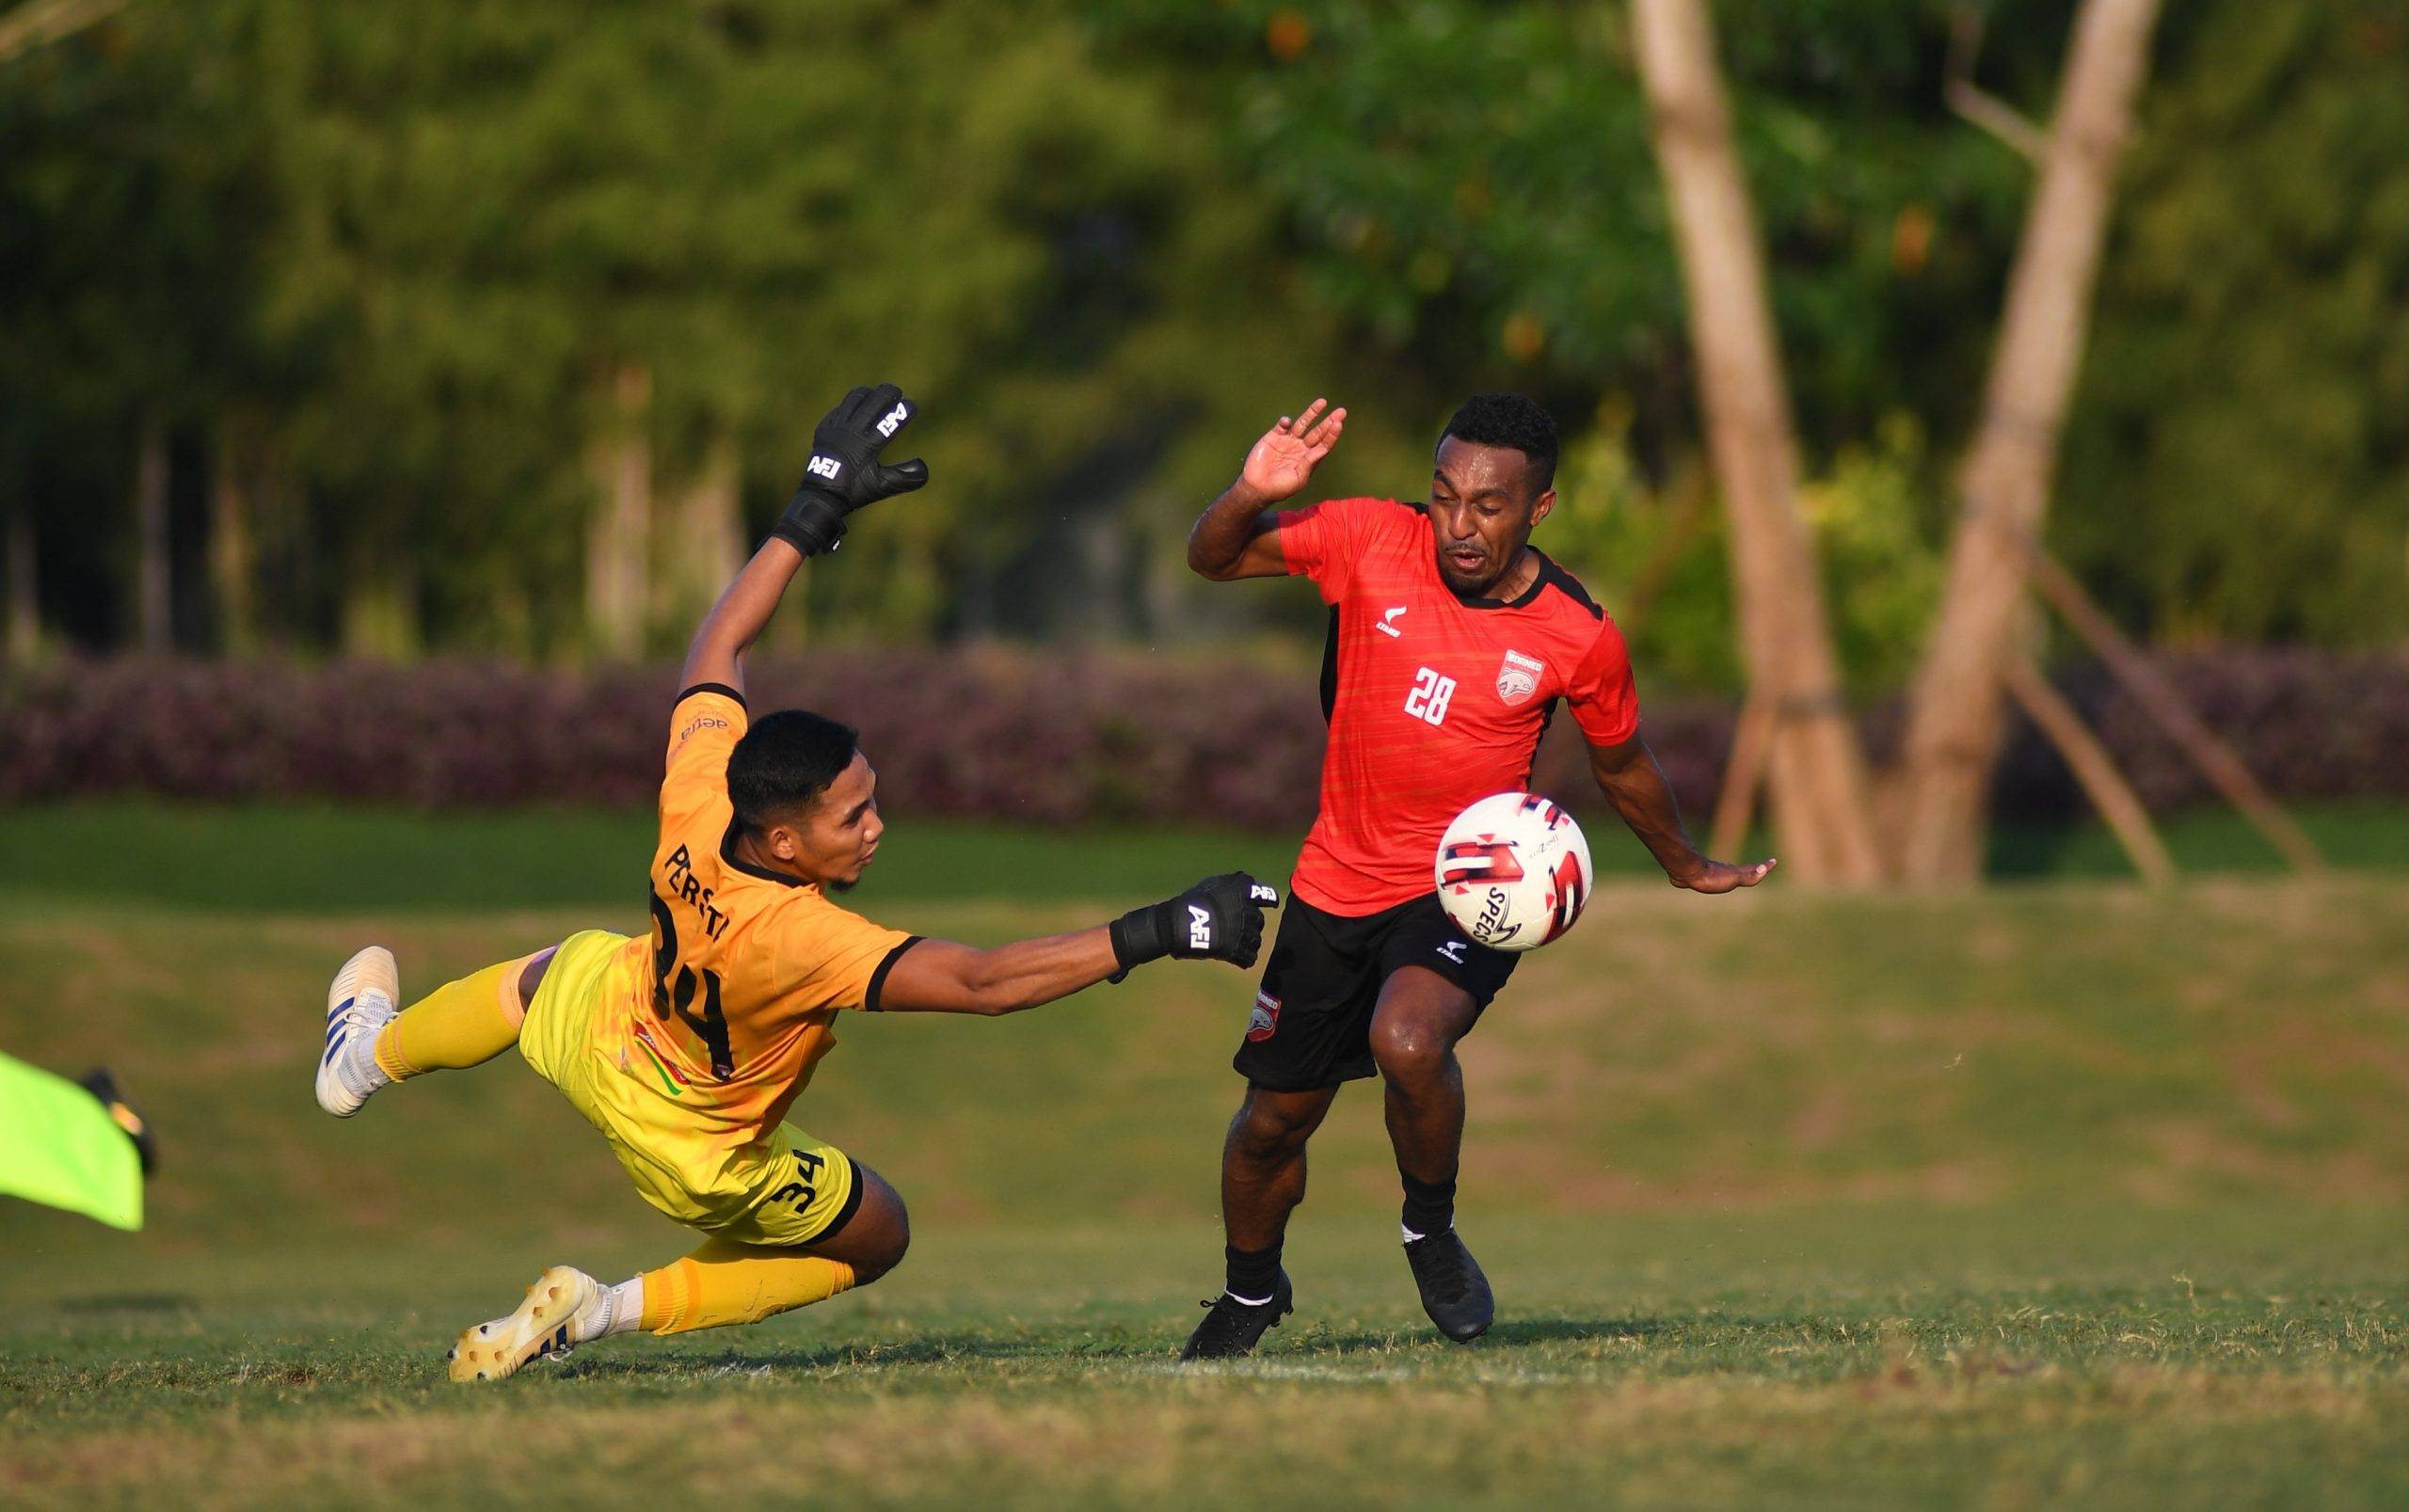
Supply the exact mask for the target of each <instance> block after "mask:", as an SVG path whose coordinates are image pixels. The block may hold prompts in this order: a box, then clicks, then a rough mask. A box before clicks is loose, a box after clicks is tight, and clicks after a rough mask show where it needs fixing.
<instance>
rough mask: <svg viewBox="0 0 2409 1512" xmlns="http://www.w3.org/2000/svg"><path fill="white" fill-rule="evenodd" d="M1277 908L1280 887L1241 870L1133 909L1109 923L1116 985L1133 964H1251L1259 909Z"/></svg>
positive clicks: (1258, 936)
mask: <svg viewBox="0 0 2409 1512" xmlns="http://www.w3.org/2000/svg"><path fill="white" fill-rule="evenodd" d="M1279 906H1280V889H1279V888H1277V887H1267V886H1265V885H1264V884H1263V883H1259V882H1257V881H1255V880H1254V879H1253V878H1252V877H1250V876H1248V875H1247V874H1246V873H1245V872H1243V871H1233V872H1229V873H1226V874H1224V875H1222V876H1219V877H1207V878H1205V879H1204V881H1203V882H1200V883H1197V884H1196V885H1195V886H1193V887H1190V888H1189V889H1188V891H1186V892H1184V893H1182V894H1180V895H1179V896H1178V897H1177V898H1173V899H1166V900H1164V901H1162V902H1159V903H1151V904H1148V905H1147V906H1146V907H1144V908H1133V909H1131V910H1130V911H1129V912H1128V913H1126V914H1124V915H1121V916H1120V917H1119V918H1117V919H1114V920H1113V921H1112V955H1113V959H1114V960H1116V961H1118V962H1119V963H1121V969H1120V970H1119V971H1116V972H1114V973H1113V974H1112V979H1113V980H1114V981H1119V980H1120V979H1122V978H1124V977H1125V976H1127V975H1128V974H1129V968H1130V967H1132V966H1141V965H1143V964H1145V963H1147V962H1149V961H1159V960H1161V959H1162V958H1163V957H1165V956H1171V957H1173V958H1174V959H1176V960H1180V961H1226V962H1228V963H1230V964H1232V965H1234V966H1252V965H1253V964H1254V958H1255V956H1256V954H1257V953H1258V952H1260V951H1261V950H1262V948H1263V911H1264V910H1265V909H1267V908H1278V907H1279Z"/></svg>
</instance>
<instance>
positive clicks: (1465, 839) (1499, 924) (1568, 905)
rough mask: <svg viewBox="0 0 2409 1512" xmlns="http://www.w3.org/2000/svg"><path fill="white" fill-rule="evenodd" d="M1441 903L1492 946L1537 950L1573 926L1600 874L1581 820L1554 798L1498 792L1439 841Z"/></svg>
mask: <svg viewBox="0 0 2409 1512" xmlns="http://www.w3.org/2000/svg"><path fill="white" fill-rule="evenodd" d="M1438 878H1439V905H1440V906H1441V907H1442V908H1444V909H1445V910H1446V911H1447V916H1448V917H1449V918H1451V919H1453V920H1455V921H1456V927H1457V928H1458V929H1460V930H1462V931H1464V932H1465V933H1466V934H1469V935H1471V936H1472V937H1473V938H1474V939H1475V940H1476V941H1478V942H1479V943H1480V944H1482V945H1485V946H1488V947H1490V948H1491V949H1492V950H1536V949H1538V948H1539V947H1540V946H1543V945H1545V944H1547V943H1548V942H1549V941H1550V940H1553V939H1555V938H1556V937H1557V936H1558V935H1561V934H1562V933H1563V932H1564V931H1567V930H1569V929H1571V928H1572V921H1573V920H1574V919H1576V918H1579V917H1580V916H1581V908H1582V905H1583V904H1585V903H1587V902H1588V900H1589V887H1590V883H1592V882H1593V881H1594V880H1595V874H1594V873H1592V872H1591V870H1590V869H1589V842H1588V841H1587V839H1585V838H1583V837H1582V835H1581V826H1580V825H1578V824H1575V823H1574V822H1572V816H1571V815H1570V814H1568V813H1566V812H1565V811H1564V809H1563V806H1562V805H1560V804H1557V803H1555V801H1554V800H1553V799H1547V798H1542V797H1540V795H1539V794H1537V793H1492V794H1491V795H1490V796H1489V797H1487V798H1484V799H1482V800H1481V801H1480V802H1479V803H1476V804H1473V805H1472V806H1471V807H1470V808H1467V809H1465V810H1464V811H1463V812H1462V813H1460V814H1459V815H1457V816H1456V819H1455V822H1454V823H1452V824H1449V825H1448V826H1447V833H1446V834H1445V835H1444V836H1442V837H1441V839H1440V841H1439V866H1438Z"/></svg>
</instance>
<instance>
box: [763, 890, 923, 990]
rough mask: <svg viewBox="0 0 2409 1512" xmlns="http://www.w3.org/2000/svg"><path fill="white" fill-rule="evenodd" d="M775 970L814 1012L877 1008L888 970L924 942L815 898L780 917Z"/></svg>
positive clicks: (804, 899) (797, 901)
mask: <svg viewBox="0 0 2409 1512" xmlns="http://www.w3.org/2000/svg"><path fill="white" fill-rule="evenodd" d="M776 929H777V932H776V935H775V937H774V947H773V949H774V955H773V962H774V966H773V969H774V970H775V971H776V973H777V975H778V979H779V980H780V981H783V982H786V983H789V984H790V987H789V990H790V991H791V992H793V993H796V994H797V995H800V996H801V997H802V998H803V1000H804V1001H806V1002H807V1003H809V1004H810V1005H811V1006H812V1007H814V1008H862V1009H871V1010H875V1009H876V1008H877V1007H878V990H879V988H880V987H881V986H883V985H884V984H885V980H886V970H887V967H889V966H890V965H892V964H893V963H894V961H895V958H896V957H897V956H899V955H901V954H902V953H903V950H904V948H905V947H908V946H912V945H916V944H917V943H918V942H919V939H920V937H919V936H918V935H917V934H906V933H904V932H903V931H901V930H890V929H887V928H885V926H884V925H879V924H873V923H871V922H870V921H869V920H868V919H866V918H864V917H862V916H861V915H859V914H855V913H852V912H850V911H849V910H846V909H842V908H838V906H837V905H836V904H834V903H832V902H829V901H828V900H827V899H825V898H824V897H821V896H819V895H817V894H813V895H809V896H807V897H806V896H798V897H796V898H795V899H793V901H792V902H791V903H790V904H789V905H788V906H787V907H786V908H784V909H782V910H781V911H780V913H779V916H778V919H777V926H776Z"/></svg>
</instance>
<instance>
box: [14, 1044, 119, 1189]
mask: <svg viewBox="0 0 2409 1512" xmlns="http://www.w3.org/2000/svg"><path fill="white" fill-rule="evenodd" d="M0 1193H5V1194H7V1195H8V1196H11V1197H22V1198H24V1200H25V1201H27V1202H40V1203H42V1204H44V1205H45V1206H49V1207H58V1208H65V1209H66V1210H67V1211H68V1212H70V1213H81V1214H83V1215H84V1216H85V1217H87V1218H98V1219H100V1220H101V1221H102V1222H103V1223H106V1224H109V1225H112V1226H113V1227H116V1228H120V1229H139V1228H140V1227H142V1161H141V1157H140V1156H139V1155H137V1154H136V1153H135V1149H134V1141H133V1140H132V1139H131V1138H127V1137H126V1131H125V1130H124V1129H122V1128H120V1127H119V1126H118V1122H117V1121H116V1120H115V1119H113V1118H111V1117H109V1110H108V1109H107V1108H105V1107H104V1106H101V1100H100V1099H99V1098H97V1097H94V1096H93V1095H92V1094H91V1093H90V1092H88V1091H86V1090H84V1089H83V1088H81V1087H78V1086H76V1085H75V1084H74V1083H73V1082H72V1081H69V1080H68V1079H67V1078H66V1077H64V1076H54V1075H52V1074H50V1073H49V1072H47V1071H42V1070H40V1069H39V1068H37V1067H34V1066H28V1065H26V1064H25V1063H24V1061H22V1060H13V1059H10V1058H8V1057H7V1056H0Z"/></svg>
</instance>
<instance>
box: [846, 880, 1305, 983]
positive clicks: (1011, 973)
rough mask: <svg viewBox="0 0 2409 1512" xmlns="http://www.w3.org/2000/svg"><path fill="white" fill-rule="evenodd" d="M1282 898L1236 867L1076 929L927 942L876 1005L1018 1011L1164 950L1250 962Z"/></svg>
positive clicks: (899, 964) (906, 958) (905, 957)
mask: <svg viewBox="0 0 2409 1512" xmlns="http://www.w3.org/2000/svg"><path fill="white" fill-rule="evenodd" d="M1279 904H1280V892H1279V889H1277V888H1275V887H1269V886H1267V885H1265V884H1264V883H1259V882H1257V881H1255V880H1254V879H1253V878H1252V877H1250V876H1248V875H1247V874H1246V873H1245V872H1243V871H1233V872H1230V873H1227V874H1226V875H1223V876H1220V877H1207V878H1205V879H1204V881H1203V882H1200V883H1197V884H1196V885H1195V886H1193V887H1190V888H1189V889H1188V891H1186V892H1184V893H1182V894H1180V895H1179V896H1178V897H1176V898H1169V899H1164V900H1163V901H1161V902H1159V903H1152V904H1149V905H1147V906H1146V907H1144V908H1136V909H1131V910H1130V911H1129V912H1128V913H1126V914H1124V915H1121V917H1119V918H1117V919H1115V920H1113V921H1112V922H1111V923H1109V924H1099V925H1097V926H1096V927H1095V928H1093V929H1089V930H1078V931H1074V932H1072V933H1069V934H1052V935H1047V936H1045V938H1043V939H1037V940H1019V941H1015V942H1014V943H1013V944H1011V945H1004V946H997V947H996V948H994V949H992V950H981V949H978V948H976V947H971V946H966V945H956V944H954V943H953V942H952V941H950V940H920V941H917V942H916V943H914V944H913V945H911V946H910V947H907V948H906V949H905V950H904V952H903V953H902V954H901V955H900V956H898V957H896V958H895V960H894V963H893V964H892V965H890V966H889V967H888V968H887V971H886V979H885V983H884V985H883V986H882V988H881V990H880V993H879V998H878V1002H879V1006H880V1007H881V1008H884V1009H885V1010H887V1011H889V1012H917V1013H986V1014H997V1013H1017V1012H1019V1011H1021V1010H1022V1009H1025V1008H1035V1007H1037V1006H1038V1005H1039V1004H1041V1003H1050V1002H1053V1001H1054V1000H1055V999H1057V998H1061V997H1068V996H1070V995H1072V994H1073V993H1076V992H1078V991H1080V990H1082V989H1084V988H1088V987H1093V986H1094V985H1095V984H1096V983H1097V982H1100V981H1108V980H1113V981H1117V980H1119V979H1120V978H1121V977H1122V976H1123V974H1124V973H1125V972H1127V971H1129V970H1130V969H1131V968H1133V967H1136V966H1141V965H1143V964H1145V963H1147V962H1149V961H1159V960H1161V959H1163V958H1164V957H1165V956H1169V957H1172V958H1173V959H1175V960H1181V961H1208V960H1209V961H1226V962H1228V963H1230V964H1232V965H1234V966H1240V967H1245V966H1252V965H1253V964H1254V960H1255V956H1256V955H1257V953H1258V952H1260V951H1261V949H1262V948H1263V911H1264V910H1265V909H1267V908H1277V907H1278V906H1279Z"/></svg>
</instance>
